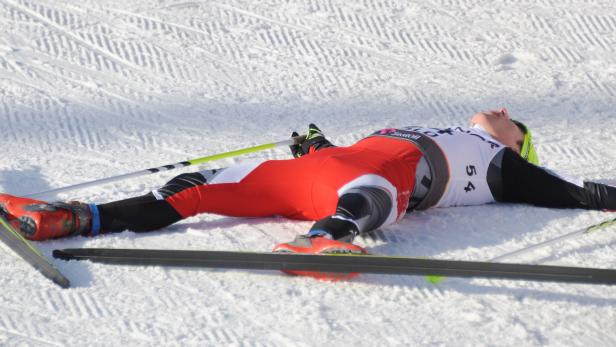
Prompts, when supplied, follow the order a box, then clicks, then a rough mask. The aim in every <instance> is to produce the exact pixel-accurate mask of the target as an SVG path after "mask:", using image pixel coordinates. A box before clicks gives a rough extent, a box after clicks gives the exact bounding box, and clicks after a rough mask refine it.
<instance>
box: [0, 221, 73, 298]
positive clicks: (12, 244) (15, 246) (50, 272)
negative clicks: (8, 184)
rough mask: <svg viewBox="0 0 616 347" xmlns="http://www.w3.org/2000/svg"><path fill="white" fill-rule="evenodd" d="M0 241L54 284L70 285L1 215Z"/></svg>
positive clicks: (66, 286) (64, 286)
mask: <svg viewBox="0 0 616 347" xmlns="http://www.w3.org/2000/svg"><path fill="white" fill-rule="evenodd" d="M0 241H2V242H3V243H4V244H5V245H6V246H8V247H9V248H10V249H11V250H12V251H13V252H15V254H17V255H18V256H20V257H21V258H22V259H23V260H25V261H26V262H27V263H28V264H30V265H32V267H34V268H35V269H36V270H37V271H38V272H40V273H41V274H42V275H43V276H45V277H47V278H48V279H50V280H52V281H53V282H54V283H55V284H57V285H59V286H60V287H62V288H68V287H69V286H70V281H69V280H68V279H67V278H66V277H64V275H63V274H62V273H61V272H60V271H59V270H58V269H56V268H55V267H53V265H51V263H50V262H49V260H47V258H45V256H44V255H43V254H42V253H41V251H39V250H38V249H37V248H36V247H35V246H34V245H33V244H32V243H31V242H30V241H28V240H26V239H25V238H24V237H23V236H21V234H20V233H19V232H18V231H17V230H15V228H14V227H13V226H12V225H11V224H10V223H9V222H8V221H7V220H6V218H4V217H3V216H0Z"/></svg>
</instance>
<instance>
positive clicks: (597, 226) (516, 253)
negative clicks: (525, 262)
mask: <svg viewBox="0 0 616 347" xmlns="http://www.w3.org/2000/svg"><path fill="white" fill-rule="evenodd" d="M614 225H616V218H613V219H608V220H605V221H603V222H600V223H597V224H593V225H591V226H589V227H586V228H582V229H579V230H576V231H572V232H570V233H567V234H564V235H561V236H558V237H555V238H553V239H550V240H547V241H543V242H540V243H537V244H534V245H531V246H528V247H524V248H521V249H518V250H516V251H513V252H509V253H505V254H503V255H499V256H498V257H496V258H492V259H490V260H488V261H489V262H501V261H503V260H506V259H509V258H513V257H516V256H519V255H522V254H528V253H530V252H532V251H535V250H537V249H540V248H545V247H547V246H550V245H553V244H555V243H558V242H562V241H565V240H570V239H573V238H575V237H578V236H581V235H585V234H590V233H592V232H595V231H597V230H601V229H605V228H608V227H610V226H614ZM426 279H427V280H428V282H430V283H432V284H439V283H441V282H442V281H443V280H444V279H445V278H444V277H443V276H437V275H428V276H426Z"/></svg>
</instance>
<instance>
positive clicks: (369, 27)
mask: <svg viewBox="0 0 616 347" xmlns="http://www.w3.org/2000/svg"><path fill="white" fill-rule="evenodd" d="M332 14H333V15H334V16H335V18H336V19H338V23H341V24H343V25H344V24H346V25H347V26H348V27H350V28H351V29H350V28H348V27H346V28H345V27H341V26H335V25H333V24H331V23H329V22H326V21H321V20H313V21H314V22H317V23H320V24H324V25H328V26H330V27H331V28H335V29H338V30H341V31H344V32H348V33H351V34H354V35H357V36H359V37H360V38H364V39H376V40H379V41H380V42H381V43H382V44H385V45H391V44H392V43H398V44H403V45H404V46H406V47H413V48H420V49H421V50H424V51H428V52H431V53H432V54H433V57H434V58H436V59H440V60H442V59H443V58H442V57H443V56H445V57H449V58H451V59H453V60H454V63H455V61H459V62H471V63H474V64H477V65H478V66H485V65H489V62H488V60H487V59H485V58H483V57H479V56H477V55H476V54H475V53H473V52H472V51H470V50H466V49H461V48H459V47H457V46H456V45H452V44H449V43H446V42H444V41H443V42H439V41H436V40H427V39H420V38H418V37H416V36H418V35H419V34H422V33H423V32H427V33H428V34H429V35H430V34H431V35H432V36H433V37H439V36H445V37H447V36H449V37H451V38H452V39H454V40H455V38H454V37H452V36H451V35H443V34H442V33H443V32H446V31H445V30H441V29H440V28H439V27H438V26H434V25H425V28H426V29H427V30H413V33H414V34H410V33H409V32H408V31H407V30H406V28H401V29H398V30H397V31H396V30H392V29H389V28H386V26H385V23H386V21H385V20H384V19H383V18H382V17H379V16H373V15H369V17H362V16H361V15H360V14H359V13H357V12H345V9H343V8H341V7H337V8H335V10H333V13H332ZM418 26H419V27H420V28H421V25H418ZM397 47H400V46H397ZM374 49H375V50H377V48H374ZM377 52H378V50H377ZM380 54H382V53H380ZM406 54H407V55H408V56H410V57H411V58H414V59H417V58H416V54H413V52H406ZM394 57H395V56H394ZM395 59H397V60H400V61H404V58H402V57H400V58H397V57H395ZM445 60H448V59H445ZM448 61H450V60H448Z"/></svg>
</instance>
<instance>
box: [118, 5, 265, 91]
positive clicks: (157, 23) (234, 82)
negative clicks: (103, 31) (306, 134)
mask: <svg viewBox="0 0 616 347" xmlns="http://www.w3.org/2000/svg"><path fill="white" fill-rule="evenodd" d="M106 11H108V12H112V13H116V14H121V15H124V16H128V17H133V18H135V19H137V20H139V21H137V22H136V24H137V25H138V26H139V27H140V28H141V29H143V30H157V29H158V28H159V27H160V29H166V30H170V31H172V32H173V33H174V34H175V35H176V36H177V37H178V38H179V39H186V38H188V35H187V34H186V33H194V34H198V35H200V36H201V37H206V38H208V39H211V37H212V34H213V30H212V31H205V30H202V29H200V28H195V27H192V26H190V25H183V24H178V23H172V22H169V21H163V20H161V19H157V18H154V17H151V16H146V15H142V14H137V13H133V12H129V11H123V10H117V9H112V8H106ZM191 22H193V20H191ZM212 43H213V44H220V43H214V42H212ZM232 43H235V44H237V42H235V41H234V42H232ZM221 51H230V52H232V53H236V54H239V56H233V59H234V60H235V61H237V62H240V63H242V64H250V65H251V66H258V65H255V64H254V63H253V62H251V61H250V60H249V59H248V57H247V56H246V55H245V54H243V53H242V52H243V51H245V49H244V48H243V47H236V49H227V47H223V48H222V49H221ZM200 53H201V54H202V55H203V56H205V57H206V58H207V59H209V60H211V61H212V62H214V63H216V64H220V65H222V66H226V67H228V68H231V69H233V70H235V71H236V73H238V72H242V71H245V70H246V68H245V67H242V66H240V65H237V64H236V63H235V64H234V63H230V62H229V61H227V60H225V59H224V58H223V57H218V56H216V55H215V54H213V53H210V52H208V51H207V50H205V49H203V48H201V50H200ZM250 65H249V66H250ZM214 67H215V68H216V69H220V68H219V67H217V66H216V65H214ZM210 73H211V71H208V75H209V74H210ZM216 73H217V78H218V79H220V80H221V81H222V82H223V83H225V84H227V85H228V86H229V87H233V88H237V86H238V79H239V76H237V77H236V78H231V77H230V76H229V75H228V72H227V71H224V70H222V69H221V70H220V71H216ZM221 75H222V76H221Z"/></svg>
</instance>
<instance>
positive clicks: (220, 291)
mask: <svg viewBox="0 0 616 347" xmlns="http://www.w3.org/2000/svg"><path fill="white" fill-rule="evenodd" d="M206 271H208V272H210V275H211V276H210V277H209V280H208V281H204V284H203V285H205V284H207V286H208V287H210V290H208V292H210V293H216V294H217V296H216V298H217V300H216V302H217V303H218V305H221V306H222V307H225V308H226V310H232V311H235V312H236V314H235V315H234V316H238V317H244V318H245V319H247V320H248V321H249V322H250V324H251V326H256V327H259V330H261V331H269V334H270V338H272V339H273V340H278V341H279V343H278V344H280V345H296V346H301V344H299V343H300V342H299V341H296V340H293V339H291V338H289V337H287V336H285V335H282V334H280V333H278V332H277V331H272V329H271V328H270V327H268V326H267V325H266V324H265V323H263V322H261V321H259V320H258V318H255V317H253V316H252V315H251V312H254V308H253V307H252V304H251V303H250V302H246V300H245V298H242V299H243V300H241V301H238V298H237V297H235V296H234V295H233V294H232V291H230V290H229V288H227V287H224V286H222V285H221V282H222V281H225V280H229V281H234V280H235V279H226V277H227V276H234V275H235V274H234V273H235V271H212V270H206ZM253 275H254V273H253ZM167 276H169V277H170V278H171V279H172V281H171V283H172V284H174V285H175V286H176V288H179V289H181V290H182V291H187V292H189V293H190V292H192V291H193V288H192V287H184V286H178V284H179V283H182V282H183V281H184V280H183V279H182V278H181V272H179V271H178V272H177V273H176V272H174V271H173V270H171V271H169V272H168V274H167ZM220 277H222V278H220ZM203 285H202V286H200V288H203ZM231 286H233V283H232V284H231ZM180 296H181V295H180ZM218 299H222V300H223V302H222V304H221V301H220V300H218ZM247 313H248V314H247ZM217 325H221V323H220V322H217ZM223 325H224V324H223ZM220 330H221V331H225V330H226V329H225V328H220ZM233 335H235V334H234V333H233V331H231V332H230V333H227V334H226V335H225V338H226V339H231V337H232V340H233V342H235V343H238V342H241V341H242V340H241V338H238V337H237V336H233ZM212 341H213V342H214V343H220V340H216V339H214V340H212Z"/></svg>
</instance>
